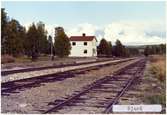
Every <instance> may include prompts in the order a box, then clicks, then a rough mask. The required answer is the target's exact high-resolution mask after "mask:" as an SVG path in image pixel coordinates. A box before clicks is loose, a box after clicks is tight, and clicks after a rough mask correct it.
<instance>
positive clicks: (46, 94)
mask: <svg viewBox="0 0 167 115" xmlns="http://www.w3.org/2000/svg"><path fill="white" fill-rule="evenodd" d="M137 60H139V59H135V60H131V61H128V62H123V63H120V64H117V65H110V66H106V67H103V68H100V69H99V70H91V71H87V72H86V73H84V74H79V75H77V77H74V78H67V79H65V80H63V81H57V82H52V83H43V84H42V85H41V86H39V87H33V88H30V89H22V90H16V91H15V92H16V93H11V94H9V95H2V97H1V103H2V107H1V111H2V113H43V112H44V111H46V110H48V109H50V108H52V107H53V105H49V103H50V102H54V101H55V100H61V99H64V98H67V97H69V96H70V95H72V94H73V93H74V92H76V91H80V90H82V88H83V87H85V86H87V85H89V84H91V83H93V82H94V81H96V80H98V79H101V78H103V77H104V76H106V75H112V73H113V72H115V71H117V70H119V69H121V68H123V67H125V66H127V65H128V64H130V63H133V62H136V61H137Z"/></svg>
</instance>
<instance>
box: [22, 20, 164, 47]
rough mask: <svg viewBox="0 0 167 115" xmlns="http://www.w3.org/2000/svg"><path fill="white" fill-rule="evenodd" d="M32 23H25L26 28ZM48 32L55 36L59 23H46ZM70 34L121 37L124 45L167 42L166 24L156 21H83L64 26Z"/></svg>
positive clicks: (99, 37) (110, 39)
mask: <svg viewBox="0 0 167 115" xmlns="http://www.w3.org/2000/svg"><path fill="white" fill-rule="evenodd" d="M30 24H31V23H25V26H26V28H28V26H29V25H30ZM45 25H46V29H47V31H48V34H49V35H51V36H52V37H54V28H55V27H57V26H58V24H54V25H49V24H45ZM64 29H65V32H66V33H67V35H68V36H79V35H82V33H86V35H95V36H96V38H97V40H98V42H100V40H101V39H102V38H105V39H106V40H108V41H111V42H112V44H114V43H115V41H116V39H119V40H120V41H121V42H122V43H123V44H124V45H144V44H145V45H147V44H159V43H166V39H165V37H166V35H165V32H166V30H165V24H163V23H162V22H158V21H157V22H155V21H149V22H144V21H136V22H135V21H118V22H112V23H110V24H107V25H104V27H99V26H97V25H93V24H90V23H81V24H78V25H74V26H73V27H72V28H66V27H64Z"/></svg>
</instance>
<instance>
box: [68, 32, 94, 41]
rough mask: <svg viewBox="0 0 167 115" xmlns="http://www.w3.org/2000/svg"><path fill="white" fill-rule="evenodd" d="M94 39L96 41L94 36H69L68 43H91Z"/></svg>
mask: <svg viewBox="0 0 167 115" xmlns="http://www.w3.org/2000/svg"><path fill="white" fill-rule="evenodd" d="M94 38H95V39H96V37H95V36H86V34H84V33H83V35H82V36H71V37H70V41H92V40H93V39H94ZM96 41H97V39H96Z"/></svg>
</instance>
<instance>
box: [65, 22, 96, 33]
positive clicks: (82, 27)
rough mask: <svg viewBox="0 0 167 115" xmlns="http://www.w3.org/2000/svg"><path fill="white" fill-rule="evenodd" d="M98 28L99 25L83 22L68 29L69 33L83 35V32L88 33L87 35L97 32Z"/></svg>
mask: <svg viewBox="0 0 167 115" xmlns="http://www.w3.org/2000/svg"><path fill="white" fill-rule="evenodd" d="M97 30H98V27H97V26H95V25H92V24H89V23H82V24H78V25H76V26H75V27H74V28H72V29H68V31H67V35H68V36H72V35H77V36H79V35H82V33H86V35H95V32H96V31H97Z"/></svg>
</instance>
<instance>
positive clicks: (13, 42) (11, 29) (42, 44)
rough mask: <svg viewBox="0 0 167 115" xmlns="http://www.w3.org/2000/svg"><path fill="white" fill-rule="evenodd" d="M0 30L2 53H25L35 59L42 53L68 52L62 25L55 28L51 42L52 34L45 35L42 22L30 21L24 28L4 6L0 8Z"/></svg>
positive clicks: (62, 53)
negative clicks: (8, 14) (11, 16)
mask: <svg viewBox="0 0 167 115" xmlns="http://www.w3.org/2000/svg"><path fill="white" fill-rule="evenodd" d="M1 32H2V33H1V45H2V47H1V53H2V55H3V54H8V55H11V56H13V57H19V56H22V55H27V56H28V57H31V59H32V60H36V59H37V58H38V57H39V56H40V55H42V54H53V55H57V56H59V57H66V56H68V55H69V54H70V50H71V45H70V41H69V38H68V36H67V35H66V34H65V32H64V29H63V28H62V27H56V28H55V37H54V39H55V40H54V41H55V42H54V43H53V38H52V36H50V35H49V36H48V37H47V34H48V33H47V30H46V28H45V24H44V23H43V22H41V21H39V22H38V23H36V24H35V23H32V24H31V25H30V26H29V27H28V30H26V28H25V27H24V26H22V25H21V24H20V23H19V22H18V21H17V20H16V19H10V18H9V16H7V13H6V12H5V9H4V8H1Z"/></svg>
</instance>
